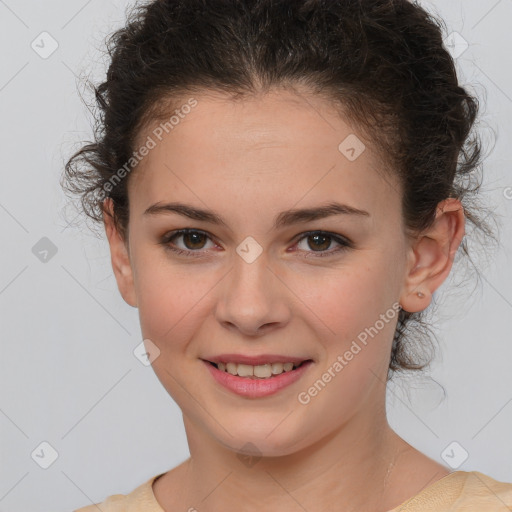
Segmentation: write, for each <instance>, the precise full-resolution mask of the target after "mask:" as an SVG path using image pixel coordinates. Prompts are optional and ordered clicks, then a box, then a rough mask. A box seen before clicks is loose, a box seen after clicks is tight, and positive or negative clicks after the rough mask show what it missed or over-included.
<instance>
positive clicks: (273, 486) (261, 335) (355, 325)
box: [104, 89, 464, 512]
mask: <svg viewBox="0 0 512 512" xmlns="http://www.w3.org/2000/svg"><path fill="white" fill-rule="evenodd" d="M194 98H196V99H197V101H198V105H197V106H196V107H195V108H194V109H193V110H192V112H191V113H190V114H188V115H187V116H185V118H184V119H183V120H181V121H180V123H179V125H178V126H176V127H175V128H174V129H173V130H172V131H170V132H169V134H167V135H166V136H165V137H164V138H163V140H162V141H161V142H159V143H158V144H157V146H156V147H155V148H154V149H152V150H151V151H150V153H149V155H147V156H146V157H145V158H144V159H143V160H142V162H141V163H140V164H139V166H138V168H137V169H136V170H135V171H133V174H132V175H131V176H130V181H129V188H128V193H129V201H130V217H129V231H128V233H129V237H128V241H126V240H124V239H123V237H122V236H121V234H120V233H119V231H118V230H117V229H116V227H115V225H114V223H113V222H112V219H111V217H110V216H109V215H108V213H109V212H111V211H112V210H111V208H112V204H111V203H110V200H106V201H105V215H104V222H105V229H106V233H107V237H108V241H109V245H110V250H111V257H112V266H113V270H114V273H115V276H116V280H117V283H118V287H119V290H120V293H121V295H122V297H123V298H124V300H125V301H126V302H127V303H128V304H130V305H131V306H133V307H137V308H138V310H139V315H140V322H141V329H142V333H143V337H144V339H150V340H151V341H152V343H154V344H155V345H156V346H157V347H158V349H159V350H160V355H159V356H158V357H157V358H156V359H155V360H154V361H153V363H152V365H153V368H154V371H155V373H156V375H157V377H158V378H159V380H160V381H161V383H162V384H163V386H164V387H165V389H166V390H167V392H168V393H169V394H170V395H171V396H172V398H173V399H174V400H175V401H176V403H177V404H178V405H179V407H180V408H181V410H182V413H183V420H184V425H185V429H186V434H187V439H188V443H189V449H190V453H191V457H190V458H189V459H187V460H186V461H185V462H183V463H182V464H181V465H179V466H178V467H176V468H174V469H173V470H171V471H169V472H167V473H166V474H165V475H164V476H162V477H161V478H160V479H158V480H157V481H156V482H154V484H153V490H154V493H155V497H156V499H157V501H158V502H159V503H160V505H161V507H162V508H163V509H164V510H166V511H171V510H189V509H190V508H191V507H194V508H195V509H196V510H198V511H201V512H209V511H214V510H227V511H231V510H239V509H240V506H241V504H242V506H243V509H244V510H247V511H252V510H254V511H257V510H258V511H259V510H262V509H264V510H266V511H269V512H273V511H278V510H279V511H282V510H287V511H290V512H293V511H303V510H304V509H305V510H307V511H308V512H320V511H324V510H328V509H332V510H335V509H336V510H345V511H352V510H354V511H355V510H358V511H360V510H365V511H374V512H386V511H388V510H390V509H392V508H394V507H396V506H398V505H399V504H401V503H402V502H404V501H405V500H406V499H408V498H410V497H411V496H413V495H415V494H416V493H418V492H420V491H421V490H422V489H423V488H424V487H425V486H427V485H431V484H432V483H433V482H435V481H437V480H438V479H440V478H442V477H444V476H446V475H448V474H449V470H448V469H447V468H446V467H444V466H442V465H440V464H438V463H437V462H435V461H433V460H432V459H430V458H428V457H427V456H425V455H423V454H421V453H420V452H418V451H417V450H416V449H414V448H413V447H412V446H410V445H409V444H407V443H406V442H405V441H404V440H403V439H401V438H400V437H399V436H398V435H397V434H396V433H395V432H394V431H393V430H392V429H391V428H390V426H389V425H388V422H387V418H386V410H385V391H386V376H387V369H388V363H389V355H390V352H391V344H392V340H393V334H394V331H395V327H396V321H397V319H398V316H397V315H395V316H394V318H393V319H392V321H389V322H388V323H385V324H384V327H383V328H382V329H381V330H379V331H378V334H377V335H375V336H374V337H373V338H370V339H369V342H368V344H367V345H366V346H364V348H363V349H362V350H361V351H360V352H359V353H358V354H357V355H356V356H354V358H353V359H352V360H351V361H350V362H349V363H348V364H347V365H346V366H345V367H344V368H343V370H342V371H341V372H339V373H337V374H336V377H334V378H333V379H332V380H331V381H330V382H329V383H328V384H327V385H326V387H325V388H324V389H323V390H322V391H321V392H320V393H318V394H317V396H315V397H314V398H312V399H311V401H310V402H309V403H308V404H306V405H303V404H301V403H300V402H299V401H298V399H297V395H298V393H299V392H301V391H307V389H308V388H309V387H310V386H311V385H312V384H313V383H314V382H315V381H316V380H317V379H319V378H321V376H322V374H323V373H324V372H325V371H326V370H327V369H328V368H329V367H332V365H333V363H334V362H335V361H336V359H337V357H338V355H340V354H344V352H345V351H346V350H348V349H349V347H350V345H351V343H352V341H353V340H356V339H357V336H358V334H359V333H361V332H362V331H364V329H365V328H366V327H369V326H373V325H375V322H376V321H377V320H378V319H379V318H380V315H381V314H384V313H386V311H394V310H393V309H392V305H393V304H394V303H397V302H398V303H399V304H400V305H401V307H402V308H403V309H405V310H407V311H411V312H414V311H420V310H423V309H425V308H426V307H427V306H428V305H429V303H430V301H431V298H432V293H433V292H434V291H435V290H436V289H437V288H438V287H439V286H440V285H441V284H442V283H443V282H444V281H445V279H446V278H447V276H448V275H449V272H450V270H451V267H452V263H453V257H454V254H455V252H456V250H457V248H458V246H459V244H460V242H461V239H462V237H463V236H464V211H463V208H462V205H461V203H460V202H459V201H457V200H455V199H448V200H445V201H443V202H442V203H440V204H439V208H438V213H437V217H436V221H435V223H434V225H433V226H432V228H430V229H429V230H427V231H425V232H424V233H422V234H421V235H419V236H418V237H416V238H414V239H411V238H410V237H407V236H406V233H405V229H404V226H403V222H402V218H401V206H400V205H401V203H400V197H401V190H400V186H399V184H398V183H397V182H396V181H394V180H392V179H390V177H388V176H386V175H385V173H384V171H383V168H382V165H383V163H382V162H383V159H382V158H381V156H380V155H379V154H378V153H377V151H376V150H374V149H373V147H372V144H371V141H367V140H364V139H363V137H362V135H360V134H359V132H358V131H357V129H356V128H355V127H353V126H350V125H349V124H348V123H347V122H346V121H345V120H344V119H342V118H341V117H340V115H339V114H338V113H337V112H336V111H335V110H334V108H333V106H332V105H331V104H330V103H329V102H328V101H327V100H325V99H322V98H319V97H315V96H313V95H312V94H308V93H307V92H305V91H301V92H300V93H298V92H294V91H291V90H285V89H279V90H273V91H271V92H268V93H266V94H264V95H260V96H258V97H251V98H245V99H244V100H243V101H234V100H232V99H230V98H229V97H228V96H225V95H223V94H221V93H216V92H212V91H209V92H204V93H202V94H200V95H194ZM185 101H186V99H185V100H184V102H183V103H185ZM157 124H158V123H154V124H153V125H148V127H147V128H146V129H145V130H143V131H141V133H140V137H139V141H144V140H145V139H146V137H147V135H148V134H151V130H152V129H154V127H155V126H157ZM350 134H356V135H357V136H358V137H359V138H360V140H364V142H365V145H366V150H365V151H364V152H363V153H362V154H361V155H360V156H359V157H358V158H357V159H356V160H355V161H352V162H351V161H349V160H348V159H347V158H345V156H344V155H342V154H341V153H340V151H339V150H338V145H339V144H340V142H341V141H343V140H344V139H345V138H346V137H347V136H348V135H350ZM169 201H180V202H183V203H187V204H190V205H192V206H195V207H199V208H206V209H210V210H213V211H215V212H217V213H218V214H219V215H222V217H223V218H224V219H225V221H226V224H227V226H218V225H215V224H212V223H209V222H205V221H198V220H192V219H188V218H186V217H184V216H181V215H178V214H176V213H168V214H162V215H155V216H149V215H143V213H144V211H145V210H146V208H148V207H149V206H151V205H153V204H155V203H158V202H169ZM331 201H338V202H341V203H345V204H348V205H351V206H353V207H356V208H359V209H363V210H366V211H367V212H368V213H369V214H370V215H369V216H368V217H357V216H352V215H336V216H331V217H327V218H323V219H318V220H315V221H309V222H307V223H301V224H296V225H293V226H287V227H283V228H280V229H277V230H274V229H273V228H272V225H273V220H274V217H275V216H276V215H277V214H278V213H279V212H281V211H283V210H288V209H292V208H306V207H315V206H319V205H323V204H326V203H329V202H331ZM182 228H190V229H198V230H202V231H205V232H207V234H208V236H209V237H210V238H207V237H200V236H199V238H196V239H194V238H192V239H190V238H187V237H183V236H181V237H179V238H177V239H174V240H173V243H174V244H175V246H178V247H179V248H181V249H188V250H190V251H196V252H198V251H199V252H200V253H202V255H201V256H200V257H197V258H194V257H193V256H179V255H176V254H174V253H172V252H170V251H168V250H166V249H165V246H164V245H163V244H162V243H160V242H161V241H162V239H163V237H164V236H165V235H166V234H168V233H170V232H172V231H174V230H177V229H182ZM312 230H322V231H327V232H329V233H333V234H337V235H340V236H342V237H346V238H348V239H349V240H350V241H351V242H352V244H353V247H351V248H346V249H345V250H344V251H341V252H338V253H334V252H333V251H334V250H335V249H336V248H338V247H340V245H339V244H338V243H337V242H336V241H335V240H334V239H330V240H331V242H330V244H329V239H327V241H326V242H324V241H322V240H320V241H319V242H316V244H315V240H314V239H311V238H309V239H308V237H305V238H304V237H303V238H302V239H301V234H302V233H304V232H306V231H312ZM247 236H251V237H253V238H254V239H255V240H256V241H257V242H258V244H259V245H260V246H261V248H262V250H263V252H262V253H261V255H260V256H259V257H258V258H257V259H256V260H255V261H253V262H252V263H247V262H246V261H245V260H244V259H243V258H241V257H240V256H239V255H238V254H237V252H236V248H237V246H238V245H239V244H240V243H241V242H242V241H243V240H244V239H245V238H246V237H247ZM308 242H309V243H308ZM322 244H323V245H322ZM319 251H320V252H321V251H323V252H324V253H328V252H331V255H330V256H326V257H319V256H315V254H318V252H319ZM418 291H421V292H422V293H423V294H424V297H423V298H420V297H418V295H417V292H418ZM231 352H233V353H243V354H250V355H257V354H262V353H277V354H286V355H298V356H302V357H301V358H302V359H308V358H310V359H313V360H314V364H313V365H312V367H310V368H309V370H308V371H307V372H306V374H305V375H304V376H303V377H302V378H301V379H300V380H299V381H298V382H296V383H294V384H292V385H291V386H289V387H287V388H285V389H284V390H282V391H280V392H279V393H277V394H275V395H273V396H269V397H265V398H258V399H249V398H244V397H241V396H238V395H235V394H233V393H231V392H230V391H228V390H226V389H224V388H221V387H220V386H219V385H218V384H217V383H216V382H215V381H214V380H213V379H212V377H211V376H210V374H209V372H208V371H207V369H206V368H205V367H204V363H203V362H202V361H201V360H200V358H204V359H207V358H208V356H213V355H216V354H221V353H231ZM248 442H250V443H252V444H253V445H255V446H256V447H257V449H258V451H259V453H260V455H261V458H260V459H258V460H257V462H256V463H255V464H253V465H252V466H250V467H249V465H248V464H247V463H244V461H242V460H241V457H239V456H238V455H239V452H240V450H241V447H242V446H244V445H245V444H246V443H248Z"/></svg>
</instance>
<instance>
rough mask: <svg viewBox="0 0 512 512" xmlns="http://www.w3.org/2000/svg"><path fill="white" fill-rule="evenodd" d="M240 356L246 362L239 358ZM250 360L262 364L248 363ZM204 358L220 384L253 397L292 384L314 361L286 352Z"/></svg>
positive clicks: (206, 365) (239, 393) (215, 379)
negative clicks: (293, 357) (213, 358)
mask: <svg viewBox="0 0 512 512" xmlns="http://www.w3.org/2000/svg"><path fill="white" fill-rule="evenodd" d="M240 359H242V360H244V362H243V363H241V362H237V361H240ZM248 360H250V361H252V362H256V363H258V364H254V365H252V364H248V363H247V361H248ZM201 361H202V363H203V365H204V367H205V369H206V370H208V373H209V374H210V376H211V377H212V378H213V380H214V381H215V382H216V383H217V384H219V385H220V386H221V387H223V388H225V389H228V390H229V391H231V392H233V393H235V394H237V395H239V396H242V397H244V398H249V399H256V398H264V397H267V396H270V395H274V394H276V393H278V392H280V391H281V390H284V389H285V388H287V387H289V386H290V387H291V386H292V385H293V384H294V383H295V382H297V381H299V380H300V379H303V378H304V375H305V374H307V373H308V371H309V370H308V368H310V367H311V366H313V364H314V361H313V359H301V358H300V357H299V358H297V359H296V360H295V361H294V360H292V358H289V357H284V356H270V357H267V356H259V357H252V358H249V357H248V356H240V355H236V354H231V355H225V356H218V357H216V358H215V360H214V361H211V360H207V359H202V360H201ZM263 361H269V362H266V363H265V362H263ZM270 361H272V362H270Z"/></svg>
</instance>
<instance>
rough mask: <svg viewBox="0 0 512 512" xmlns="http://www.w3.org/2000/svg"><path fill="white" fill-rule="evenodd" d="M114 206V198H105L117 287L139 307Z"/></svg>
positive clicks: (126, 249) (105, 210)
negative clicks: (115, 219) (116, 222)
mask: <svg viewBox="0 0 512 512" xmlns="http://www.w3.org/2000/svg"><path fill="white" fill-rule="evenodd" d="M113 206H114V205H113V202H112V199H110V198H107V199H105V201H104V202H103V223H104V226H105V234H106V236H107V240H108V243H109V246H110V258H111V262H112V269H113V271H114V275H115V278H116V281H117V287H118V288H119V292H120V293H121V296H122V297H123V299H124V301H125V302H126V303H127V304H129V305H130V306H132V307H137V298H136V293H135V286H134V281H133V270H132V266H131V262H130V255H129V251H128V247H127V243H126V241H125V240H124V239H123V237H122V236H121V234H120V233H119V231H118V229H117V228H116V226H115V223H114V219H113V215H112V214H113Z"/></svg>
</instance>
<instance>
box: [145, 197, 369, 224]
mask: <svg viewBox="0 0 512 512" xmlns="http://www.w3.org/2000/svg"><path fill="white" fill-rule="evenodd" d="M168 213H177V214H179V215H183V216H185V217H188V218H189V219H194V220H199V221H203V222H210V223H212V224H218V225H222V226H225V227H228V225H227V223H226V221H225V220H224V219H223V218H222V216H220V215H218V214H217V213H215V212H213V211H210V210H204V209H201V208H197V207H194V206H190V205H187V204H184V203H176V202H173V203H164V204H162V203H156V204H154V205H152V206H150V207H149V208H147V209H146V210H145V211H144V213H143V215H161V214H168ZM333 215H352V216H356V217H358V218H364V217H367V218H369V217H370V216H371V215H370V214H369V213H368V212H367V211H365V210H359V209H358V208H354V207H353V206H349V205H346V204H340V203H336V202H331V203H329V204H326V205H323V206H317V207H313V208H302V209H292V210H286V211H283V212H281V213H279V214H278V215H277V216H276V217H275V219H274V229H278V228H282V227H285V226H291V225H293V224H298V223H302V222H310V221H314V220H318V219H324V218H326V217H331V216H333Z"/></svg>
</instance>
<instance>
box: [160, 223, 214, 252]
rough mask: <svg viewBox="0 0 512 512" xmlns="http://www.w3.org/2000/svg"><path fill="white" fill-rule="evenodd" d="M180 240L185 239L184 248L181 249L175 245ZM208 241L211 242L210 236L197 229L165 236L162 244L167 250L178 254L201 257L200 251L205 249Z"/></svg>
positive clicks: (179, 231) (183, 230)
mask: <svg viewBox="0 0 512 512" xmlns="http://www.w3.org/2000/svg"><path fill="white" fill-rule="evenodd" d="M180 238H181V239H183V244H184V248H180V247H178V246H177V245H176V244H175V243H174V240H178V239H180ZM208 239H209V240H211V238H210V236H209V235H208V234H207V233H205V232H204V231H199V230H197V229H180V230H178V231H173V232H172V233H169V234H167V235H165V236H164V238H163V239H162V241H161V242H160V243H161V244H162V245H164V247H165V248H166V249H167V250H169V251H172V252H174V253H176V254H183V255H187V256H200V255H201V254H200V253H199V250H200V249H204V248H205V240H208ZM171 242H173V243H171ZM194 253H198V254H194Z"/></svg>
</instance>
